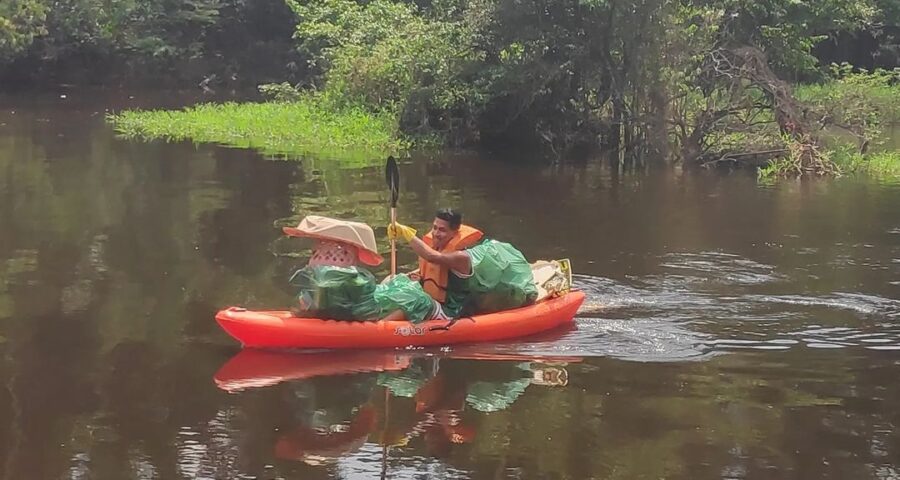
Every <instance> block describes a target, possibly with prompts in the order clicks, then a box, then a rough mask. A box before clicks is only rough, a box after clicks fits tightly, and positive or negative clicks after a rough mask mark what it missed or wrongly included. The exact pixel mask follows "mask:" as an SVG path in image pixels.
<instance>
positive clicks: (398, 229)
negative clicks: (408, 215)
mask: <svg viewBox="0 0 900 480" xmlns="http://www.w3.org/2000/svg"><path fill="white" fill-rule="evenodd" d="M387 235H388V240H397V239H398V238H402V239H403V240H406V241H407V242H408V241H410V240H412V239H413V237H415V236H416V229H414V228H412V227H407V226H406V225H402V224H399V223H396V224H391V225H388V229H387Z"/></svg>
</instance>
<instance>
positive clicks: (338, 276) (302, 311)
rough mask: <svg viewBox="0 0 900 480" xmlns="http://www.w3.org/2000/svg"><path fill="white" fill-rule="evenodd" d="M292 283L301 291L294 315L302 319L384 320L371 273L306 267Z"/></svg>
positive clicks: (292, 278) (323, 266)
mask: <svg viewBox="0 0 900 480" xmlns="http://www.w3.org/2000/svg"><path fill="white" fill-rule="evenodd" d="M289 283H290V284H291V285H292V286H294V287H296V288H297V289H298V292H297V302H298V305H297V306H296V308H295V312H294V313H295V314H297V315H299V316H303V317H312V318H327V319H331V320H363V321H374V320H378V319H379V318H381V317H382V316H383V312H382V310H381V308H380V307H379V305H378V302H376V301H375V289H376V287H377V282H376V281H375V276H374V275H372V273H371V272H369V271H368V270H363V269H360V268H357V267H334V266H327V265H319V266H314V267H311V266H306V267H303V268H301V269H299V270H297V271H296V272H294V274H293V275H292V276H291V278H290V280H289Z"/></svg>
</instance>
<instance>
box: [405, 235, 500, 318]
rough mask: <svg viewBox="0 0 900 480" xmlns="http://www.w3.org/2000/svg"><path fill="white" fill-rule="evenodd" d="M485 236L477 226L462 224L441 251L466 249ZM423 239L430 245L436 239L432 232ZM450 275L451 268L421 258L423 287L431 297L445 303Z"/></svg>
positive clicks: (420, 269)
mask: <svg viewBox="0 0 900 480" xmlns="http://www.w3.org/2000/svg"><path fill="white" fill-rule="evenodd" d="M482 237H484V233H482V232H481V230H478V229H477V228H475V227H470V226H468V225H460V226H459V230H457V232H456V235H454V236H453V238H451V239H450V241H449V242H447V245H446V246H445V247H444V249H443V250H440V251H441V252H452V251H455V250H465V249H467V248H469V247H471V246H473V245H475V244H476V243H478V242H479V241H480V240H481V238H482ZM422 240H423V241H424V242H425V244H426V245H428V246H429V247H433V246H434V239H433V238H432V237H431V232H428V234H427V235H425V236H424V237H423V238H422ZM448 275H450V269H449V268H447V267H444V266H441V265H437V264H434V263H428V262H426V261H425V260H423V259H421V258H420V259H419V276H420V277H421V280H420V282H421V283H422V288H423V289H425V291H426V292H428V295H431V298H433V299H435V300H437V301H438V302H441V303H443V302H444V301H445V300H446V299H447V278H448Z"/></svg>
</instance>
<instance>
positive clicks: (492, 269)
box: [444, 240, 538, 318]
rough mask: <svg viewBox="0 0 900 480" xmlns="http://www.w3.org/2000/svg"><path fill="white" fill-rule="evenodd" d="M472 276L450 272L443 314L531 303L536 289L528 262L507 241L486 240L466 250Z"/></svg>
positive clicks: (491, 309) (460, 314) (505, 307)
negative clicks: (470, 263)
mask: <svg viewBox="0 0 900 480" xmlns="http://www.w3.org/2000/svg"><path fill="white" fill-rule="evenodd" d="M466 252H467V253H468V254H469V258H470V259H471V260H472V275H471V276H469V277H466V278H460V277H458V276H456V275H455V274H451V275H450V277H449V278H448V282H447V301H446V302H444V313H445V314H446V315H447V316H449V317H453V318H456V317H463V316H469V315H478V314H484V313H493V312H499V311H502V310H509V309H512V308H518V307H523V306H525V305H530V304H532V303H534V301H535V300H536V299H537V296H538V291H537V287H535V285H534V275H533V274H532V272H531V265H529V263H528V261H527V260H525V256H524V255H522V252H520V251H518V250H516V248H515V247H513V246H512V245H510V244H508V243H504V242H498V241H496V240H485V241H483V242H481V243H479V244H478V245H475V246H474V247H472V248H469V249H467V250H466Z"/></svg>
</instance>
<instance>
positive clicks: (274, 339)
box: [216, 291, 584, 348]
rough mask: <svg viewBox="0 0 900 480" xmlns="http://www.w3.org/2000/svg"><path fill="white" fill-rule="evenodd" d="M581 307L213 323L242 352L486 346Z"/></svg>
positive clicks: (561, 319)
mask: <svg viewBox="0 0 900 480" xmlns="http://www.w3.org/2000/svg"><path fill="white" fill-rule="evenodd" d="M582 302H584V293H583V292H579V291H571V292H569V293H567V294H565V295H563V296H561V297H557V298H553V299H550V300H546V301H543V302H540V303H537V304H535V305H529V306H527V307H522V308H516V309H513V310H506V311H503V312H497V313H490V314H487V315H476V316H473V317H464V318H460V319H459V320H458V321H457V322H456V323H455V324H453V325H452V326H451V327H450V328H446V329H444V328H442V327H446V326H447V323H448V322H447V321H445V320H429V321H427V322H422V323H420V324H417V325H413V324H412V323H410V322H406V321H378V322H347V321H338V320H322V319H318V318H298V317H294V316H292V315H291V313H290V312H287V311H253V310H247V309H245V308H241V307H230V308H227V309H225V310H222V311H220V312H219V313H217V314H216V321H218V322H219V325H220V326H221V327H222V328H223V329H224V330H225V331H226V332H228V334H229V335H231V336H232V337H234V338H235V339H237V340H238V341H239V342H241V344H243V346H245V347H257V348H393V347H409V346H416V347H418V346H429V345H450V344H455V343H472V342H489V341H496V340H505V339H509V338H518V337H525V336H528V335H533V334H536V333H539V332H543V331H546V330H550V329H553V328H556V327H558V326H560V325H563V324H565V323H569V322H571V321H572V319H573V318H574V317H575V313H576V312H577V311H578V307H580V306H581V304H582Z"/></svg>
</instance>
